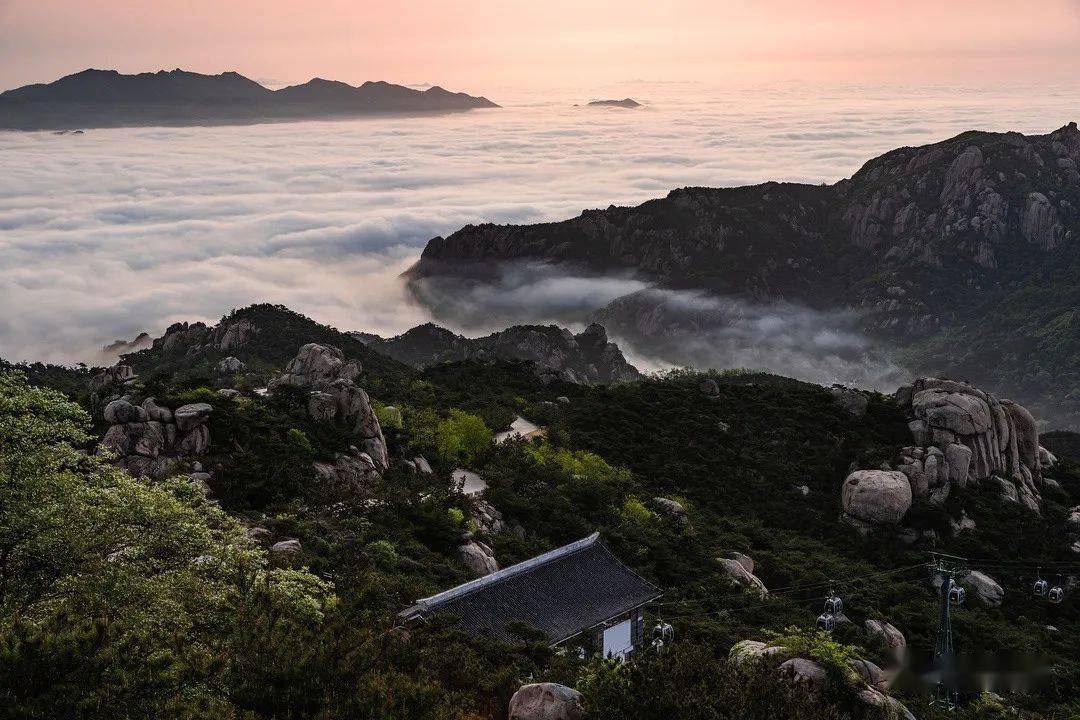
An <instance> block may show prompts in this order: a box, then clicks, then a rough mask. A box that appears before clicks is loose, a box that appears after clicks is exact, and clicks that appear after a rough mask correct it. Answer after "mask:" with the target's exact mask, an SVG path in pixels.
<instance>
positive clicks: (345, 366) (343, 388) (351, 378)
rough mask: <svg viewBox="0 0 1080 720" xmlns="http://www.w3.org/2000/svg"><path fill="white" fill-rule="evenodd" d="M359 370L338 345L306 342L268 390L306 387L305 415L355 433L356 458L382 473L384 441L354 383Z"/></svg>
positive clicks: (385, 463)
mask: <svg viewBox="0 0 1080 720" xmlns="http://www.w3.org/2000/svg"><path fill="white" fill-rule="evenodd" d="M361 370H362V369H361V367H360V363H358V362H350V361H346V360H345V356H344V354H343V353H342V352H341V350H339V349H338V348H336V347H332V346H329V345H319V344H317V343H308V344H306V345H304V346H303V347H301V348H300V351H299V352H298V353H297V355H296V357H295V358H293V359H292V360H290V361H289V364H288V365H286V366H285V372H284V374H282V375H280V376H278V377H277V378H275V379H274V381H273V382H271V383H270V387H269V390H270V392H274V391H275V390H277V389H280V388H283V387H287V386H291V387H297V388H303V389H306V390H307V391H308V401H307V411H308V414H309V415H311V417H312V418H313V419H315V420H316V421H318V422H323V423H327V424H334V425H338V426H341V427H345V428H347V429H348V430H349V431H350V432H352V433H353V434H355V435H356V437H357V442H356V445H357V452H356V453H354V456H355V458H356V459H357V460H363V456H365V455H366V456H367V458H368V459H370V461H371V463H372V465H373V466H374V467H375V469H376V470H377V471H378V472H382V471H384V470H386V469H387V468H388V467H389V458H388V455H387V451H386V440H385V438H384V437H383V433H382V428H381V427H380V426H379V419H378V418H377V417H376V416H375V412H374V410H372V408H371V401H370V400H369V399H368V395H367V393H366V392H364V390H363V389H362V388H361V387H359V386H358V385H357V384H356V383H355V380H356V379H357V378H358V377H359V376H360V373H361ZM349 463H350V464H355V462H353V461H349Z"/></svg>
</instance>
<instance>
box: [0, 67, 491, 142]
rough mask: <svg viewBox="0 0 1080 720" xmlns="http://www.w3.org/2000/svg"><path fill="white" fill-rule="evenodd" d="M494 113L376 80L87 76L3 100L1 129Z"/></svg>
mask: <svg viewBox="0 0 1080 720" xmlns="http://www.w3.org/2000/svg"><path fill="white" fill-rule="evenodd" d="M497 107H498V105H496V104H495V103H493V102H491V101H490V100H488V99H487V98H484V97H474V96H472V95H467V94H465V93H455V92H450V91H448V90H445V89H443V88H441V87H439V86H434V87H431V88H428V89H427V90H416V89H414V88H409V87H405V86H403V85H394V84H392V83H388V82H381V81H379V82H371V81H369V82H365V83H364V84H362V85H359V86H352V85H349V84H347V83H344V82H339V81H335V80H324V79H322V78H314V79H312V80H309V81H308V82H306V83H303V84H301V85H291V86H289V87H284V88H281V89H278V90H271V89H270V88H267V87H264V86H263V85H260V84H259V83H257V82H255V81H254V80H251V79H249V78H246V77H244V76H243V75H240V74H239V73H236V72H224V73H221V74H218V75H203V74H200V73H194V72H188V71H185V70H179V69H177V70H170V71H165V70H161V71H158V72H148V73H139V74H137V75H124V74H121V73H119V72H118V71H116V70H94V69H90V70H83V71H82V72H78V73H75V74H73V75H68V76H66V77H62V78H60V79H59V80H56V81H55V82H51V83H42V84H36V85H26V86H24V87H20V88H16V89H14V90H8V91H6V92H3V93H0V128H4V129H14V130H47V129H64V128H72V127H122V126H133V125H134V126H138V125H155V124H157V125H200V124H233V123H237V124H239V123H255V122H265V121H280V120H303V119H317V118H333V117H351V116H358V115H368V114H373V113H430V112H457V111H463V110H472V109H476V108H497Z"/></svg>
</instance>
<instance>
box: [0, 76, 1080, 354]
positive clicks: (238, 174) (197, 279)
mask: <svg viewBox="0 0 1080 720" xmlns="http://www.w3.org/2000/svg"><path fill="white" fill-rule="evenodd" d="M616 92H617V95H618V96H619V97H623V96H625V95H628V94H631V95H633V96H635V97H637V99H639V100H641V101H644V102H646V103H647V104H648V105H647V107H645V108H642V109H640V110H634V111H624V110H618V109H615V110H610V109H604V110H598V109H589V108H585V107H572V103H571V102H570V101H571V98H569V97H566V98H560V99H559V100H558V101H551V100H545V101H544V102H543V103H540V104H536V103H531V104H530V103H528V102H525V100H524V99H521V101H519V102H516V103H515V102H514V98H509V99H508V98H498V99H499V100H501V101H503V102H508V104H509V105H510V107H507V108H506V109H503V110H498V111H490V112H486V111H485V112H474V113H470V114H466V115H450V116H441V117H431V118H415V119H406V120H403V119H381V120H380V119H373V120H358V121H350V122H334V123H330V122H326V123H319V122H311V123H298V124H273V125H261V126H248V127H213V128H179V129H161V128H140V129H120V130H90V131H87V132H86V133H85V134H82V135H53V134H49V133H0V173H2V175H3V177H4V182H3V183H0V307H2V312H0V357H4V358H5V359H12V360H48V361H54V362H74V361H79V360H86V361H91V360H93V359H95V356H96V350H97V349H98V348H100V346H102V345H104V344H106V343H108V342H111V341H112V340H114V339H117V338H122V337H127V338H130V337H133V336H134V335H135V334H136V333H138V332H139V331H142V330H146V331H149V332H151V333H152V334H158V333H160V332H161V330H163V329H164V327H165V326H167V325H168V324H169V323H171V322H173V321H177V320H208V321H213V320H216V319H217V318H218V317H220V316H221V315H222V314H223V313H224V312H227V311H228V310H229V309H230V308H232V307H238V306H242V305H246V304H249V303H252V302H262V301H269V302H279V303H283V304H286V305H288V306H290V307H293V308H295V309H297V310H299V311H301V312H304V313H306V314H308V315H311V316H313V317H315V318H317V319H319V320H322V321H324V322H329V323H332V324H334V325H336V326H338V327H340V328H343V329H364V330H370V331H374V332H379V333H382V334H390V333H396V332H400V331H402V330H404V329H406V328H408V327H410V326H412V325H414V324H416V323H418V322H422V321H423V320H425V319H427V318H426V315H425V313H424V311H423V310H422V309H420V308H419V307H417V306H416V305H415V304H413V303H411V302H409V301H408V300H407V297H406V294H405V292H404V291H403V288H402V285H401V282H400V281H399V280H398V278H397V276H398V275H399V274H400V272H401V271H402V270H404V269H405V268H406V267H408V265H409V264H410V263H411V262H412V261H413V260H414V259H415V257H416V256H417V255H418V254H419V252H420V250H421V249H422V247H423V245H424V243H425V242H426V241H427V240H428V239H429V238H431V237H433V236H435V235H438V234H445V233H448V232H452V231H453V230H455V229H457V228H458V227H460V226H461V225H463V224H466V223H470V222H500V223H507V222H512V223H517V222H537V221H543V220H555V219H560V218H564V217H569V216H573V215H576V214H578V213H579V212H580V211H581V210H582V209H584V208H588V207H604V206H607V205H608V204H611V203H615V204H631V203H638V202H641V201H644V200H646V199H648V198H651V197H656V196H660V195H663V194H665V193H667V192H668V190H670V189H671V188H674V187H679V186H686V185H712V186H718V185H737V184H746V183H754V182H759V181H763V180H767V179H778V180H796V181H807V182H823V181H829V182H831V181H834V180H836V179H838V178H841V177H844V176H847V175H850V174H851V173H852V172H854V171H855V170H856V169H857V168H858V167H859V165H861V164H862V162H864V161H865V160H867V159H868V158H870V157H871V156H873V155H875V154H878V153H880V152H883V151H885V150H888V149H891V148H893V147H896V146H899V145H910V144H918V143H923V142H930V141H934V140H939V139H941V138H944V137H948V136H951V135H954V134H956V133H958V132H960V131H962V130H966V129H970V128H984V129H993V130H1004V129H1014V130H1020V131H1022V132H1046V131H1049V130H1051V129H1053V128H1055V127H1059V126H1061V125H1063V124H1064V123H1065V122H1067V121H1069V120H1072V119H1075V118H1076V117H1077V116H1078V115H1080V112H1077V110H1080V103H1078V102H1077V95H1076V94H1075V93H1069V92H1057V93H1052V92H1047V91H1045V90H1040V91H1021V90H1017V91H996V92H981V91H974V90H957V89H955V88H943V89H921V90H913V91H897V90H895V89H891V90H888V91H886V90H883V89H874V88H846V89H833V90H829V91H824V90H807V89H803V88H800V87H798V86H796V85H780V86H776V87H771V88H765V89H761V90H758V91H754V92H749V91H745V92H744V91H709V90H706V89H704V88H702V87H700V86H695V85H687V86H677V85H634V84H629V85H621V86H619V87H618V88H617V89H611V88H603V89H597V91H596V93H595V95H596V96H605V95H608V96H614V93H616ZM572 99H573V100H576V101H584V100H587V99H588V98H587V97H586V98H577V97H575V98H572ZM557 282H558V283H562V284H561V285H559V284H552V283H557ZM606 283H607V284H599V285H590V284H586V285H584V286H583V285H582V284H581V281H580V280H574V279H562V280H555V279H552V278H545V279H543V281H542V282H540V283H538V284H535V285H534V287H532V288H531V289H530V290H529V292H531V293H532V295H531V296H530V302H535V303H550V302H555V303H557V302H558V300H559V298H560V297H565V296H567V295H574V294H577V293H584V294H585V295H591V296H592V298H593V300H592V302H599V301H606V299H610V298H609V297H608V296H609V295H611V294H612V293H615V294H621V292H623V291H630V290H634V289H637V287H635V286H633V285H624V283H625V281H623V280H618V279H614V280H608V281H606ZM503 309H504V310H506V311H507V312H508V313H511V314H512V311H513V307H512V306H511V307H507V308H503Z"/></svg>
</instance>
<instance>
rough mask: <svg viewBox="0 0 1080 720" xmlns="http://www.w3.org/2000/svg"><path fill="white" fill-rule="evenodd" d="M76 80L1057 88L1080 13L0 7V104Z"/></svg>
mask: <svg viewBox="0 0 1080 720" xmlns="http://www.w3.org/2000/svg"><path fill="white" fill-rule="evenodd" d="M87 67H97V68H115V69H118V70H121V71H123V72H139V71H145V70H156V69H162V68H168V69H171V68H174V67H182V68H185V69H190V70H196V71H200V72H220V71H222V70H237V71H239V72H241V73H243V74H245V75H247V76H249V77H252V78H255V79H272V80H280V81H284V82H302V81H305V80H307V79H309V78H310V77H313V76H321V77H329V78H334V79H339V80H345V81H347V82H351V83H359V82H362V81H364V80H375V79H383V80H389V81H392V82H399V83H420V82H433V83H439V84H442V85H445V86H447V87H450V88H452V89H459V90H469V91H471V92H477V93H492V92H494V91H495V90H497V89H499V88H506V87H509V86H513V87H518V88H536V89H542V88H549V87H559V86H562V87H569V86H574V87H580V86H587V85H597V84H605V83H612V82H619V81H624V80H635V79H646V80H695V81H706V82H715V83H718V84H742V83H755V82H763V81H770V80H789V79H801V80H804V81H807V82H836V81H854V82H905V83H925V82H935V83H937V82H945V83H948V82H964V83H995V82H999V81H1004V82H1016V81H1021V82H1062V81H1068V80H1073V79H1074V78H1075V76H1076V75H1077V72H1078V70H1080V0H1041V1H1040V2H1039V3H1038V4H1037V5H1036V4H1031V3H1022V2H1019V0H978V1H976V0H907V1H905V2H901V1H896V2H873V1H864V2H859V1H857V0H817V1H814V0H803V1H801V2H800V1H797V0H667V1H666V2H627V1H625V0H622V1H618V0H532V1H526V0H457V1H450V0H400V1H399V2H369V1H367V0H323V1H321V2H315V1H309V2H297V1H295V0H182V1H181V0H80V1H78V2H75V1H61V0H0V88H5V89H6V88H10V87H14V86H18V85H22V84H26V83H30V82H43V81H51V80H54V79H56V78H57V77H59V76H61V75H64V74H68V73H71V72H75V71H77V70H81V69H84V68H87Z"/></svg>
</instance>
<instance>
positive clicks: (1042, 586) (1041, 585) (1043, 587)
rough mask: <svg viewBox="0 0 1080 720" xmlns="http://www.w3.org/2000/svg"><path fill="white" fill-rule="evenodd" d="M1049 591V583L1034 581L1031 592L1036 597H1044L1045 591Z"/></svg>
mask: <svg viewBox="0 0 1080 720" xmlns="http://www.w3.org/2000/svg"><path fill="white" fill-rule="evenodd" d="M1049 589H1050V583H1048V582H1046V581H1045V580H1036V581H1035V586H1034V587H1033V588H1032V592H1034V593H1035V596H1036V597H1046V593H1047V591H1048V590H1049Z"/></svg>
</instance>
